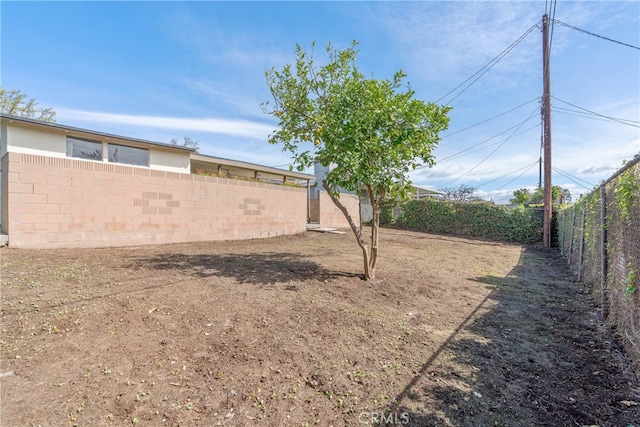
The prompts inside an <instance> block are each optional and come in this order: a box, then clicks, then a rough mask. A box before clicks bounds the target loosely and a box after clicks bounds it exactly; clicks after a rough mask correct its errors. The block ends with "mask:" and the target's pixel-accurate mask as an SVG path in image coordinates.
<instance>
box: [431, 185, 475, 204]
mask: <svg viewBox="0 0 640 427" xmlns="http://www.w3.org/2000/svg"><path fill="white" fill-rule="evenodd" d="M438 191H440V192H441V193H442V194H443V195H444V199H445V200H451V201H452V202H470V201H472V200H473V193H474V192H475V191H476V188H475V187H471V186H469V185H465V184H462V185H460V187H458V188H453V187H444V188H439V189H438Z"/></svg>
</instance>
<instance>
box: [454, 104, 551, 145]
mask: <svg viewBox="0 0 640 427" xmlns="http://www.w3.org/2000/svg"><path fill="white" fill-rule="evenodd" d="M539 100H540V97H537V98H533V99H532V100H530V101H527V102H525V103H524V104H520V105H518V106H517V107H513V108H512V109H510V110H507V111H505V112H502V113H500V114H498V115H495V116H493V117H491V118H488V119H486V120H483V121H481V122H479V123H476V124H475V125H471V126H468V127H466V128H464V129H460V130H457V131H455V132H453V133H449V134H447V135H445V136H443V137H442V139H445V138H449V137H450V136H453V135H457V134H459V133H462V132H464V131H465V130H469V129H471V128H474V127H476V126H480V125H482V124H485V123H487V122H489V121H491V120H493V119H497V118H498V117H500V116H504V115H505V114H508V113H510V112H512V111H515V110H517V109H518V108H521V107H524V106H525V105H527V104H530V103H532V102H533V101H539Z"/></svg>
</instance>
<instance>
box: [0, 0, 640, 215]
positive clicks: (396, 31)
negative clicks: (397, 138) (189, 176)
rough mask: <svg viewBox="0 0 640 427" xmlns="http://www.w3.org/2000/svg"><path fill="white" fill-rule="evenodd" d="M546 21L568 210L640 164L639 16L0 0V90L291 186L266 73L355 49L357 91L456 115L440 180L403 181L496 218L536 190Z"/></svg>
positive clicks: (600, 10)
mask: <svg viewBox="0 0 640 427" xmlns="http://www.w3.org/2000/svg"><path fill="white" fill-rule="evenodd" d="M545 12H548V13H549V15H550V16H551V18H555V19H554V21H553V22H554V24H553V25H552V27H551V34H552V41H551V60H550V64H551V69H550V73H551V94H552V101H551V102H552V115H551V121H552V162H551V164H552V168H553V175H552V182H553V184H554V185H560V186H561V187H564V188H567V189H568V190H569V191H570V192H571V193H572V196H573V198H574V200H575V199H577V198H578V197H579V195H580V194H583V193H586V192H589V191H591V190H592V189H593V188H594V186H597V185H599V184H600V183H601V182H602V181H603V180H606V179H607V178H608V177H609V176H611V175H612V174H613V173H614V172H615V171H616V170H617V169H619V168H620V167H621V166H622V165H623V162H624V161H625V160H631V159H632V158H633V157H634V156H635V155H636V154H638V153H640V129H639V127H638V126H639V125H640V77H639V76H640V50H639V49H638V47H639V46H640V22H639V21H640V1H637V0H631V1H586V2H576V1H564V0H559V1H558V2H557V3H555V7H552V5H551V4H550V3H548V2H546V1H535V2H524V1H477V2H463V1H420V2H404V1H395V2H378V1H375V2H373V1H372V2H370V1H354V2H339V1H332V2H322V1H318V2H302V1H301V2H270V1H261V2H248V1H246V2H245V1H238V2H223V1H192V2H173V1H165V2H153V1H133V2H120V1H110V2H93V1H86V2H81V1H67V2H56V1H47V2H31V1H17V2H14V1H7V0H3V1H2V2H0V19H1V24H2V25H1V30H0V37H1V41H0V47H1V52H0V67H1V68H0V85H1V86H2V88H3V89H5V90H7V89H19V90H21V91H23V92H25V93H27V94H28V95H29V96H30V97H32V98H35V99H36V100H37V101H38V102H39V104H40V106H42V107H52V108H53V109H54V110H55V111H56V113H57V115H56V121H57V123H59V124H62V125H68V126H74V127H80V128H85V129H90V130H95V131H100V132H107V133H113V134H117V135H122V136H127V137H132V138H141V139H146V140H151V141H155V142H165V143H166V142H169V141H170V140H171V139H173V138H178V139H182V138H183V137H185V136H186V137H189V138H191V139H193V140H195V141H198V143H199V147H200V148H199V151H200V153H202V154H207V155H212V156H217V157H224V158H229V159H234V160H242V161H247V162H252V163H258V164H261V165H266V166H275V167H280V168H283V169H287V168H288V166H289V163H290V162H291V155H290V154H289V153H285V152H283V151H282V147H281V146H277V145H271V144H269V143H268V142H267V139H268V137H269V135H270V134H271V133H272V132H273V131H274V130H275V129H277V125H278V122H277V120H276V119H275V118H274V117H272V116H270V115H268V114H265V113H264V112H263V110H262V108H261V106H260V104H261V103H263V102H265V101H270V100H271V99H272V98H271V94H270V92H269V89H268V87H267V85H266V83H265V71H267V70H269V69H271V68H272V67H275V68H276V69H281V68H282V67H283V66H284V65H286V64H292V63H294V61H295V55H294V51H295V46H296V44H299V45H300V46H302V47H303V48H306V49H310V48H311V45H312V43H313V42H314V41H315V42H316V49H315V57H316V58H317V60H318V62H322V61H323V60H324V59H325V58H324V57H323V54H324V49H323V48H324V46H326V45H327V43H329V42H330V43H331V44H332V45H333V46H334V47H336V48H338V49H344V48H347V47H349V46H350V45H351V42H352V41H353V40H357V41H358V43H359V45H358V49H359V54H358V59H357V66H358V68H359V70H360V71H361V72H363V73H364V74H365V75H367V76H371V77H373V78H376V79H391V78H392V77H393V75H394V73H395V72H396V71H398V70H400V69H402V70H403V71H404V72H405V73H406V74H407V79H406V80H407V81H408V82H410V84H411V87H412V89H413V90H414V91H415V97H416V98H418V99H422V100H425V101H427V102H436V103H438V104H442V105H449V106H451V107H452V108H453V109H452V110H451V112H450V114H449V117H450V123H449V129H448V130H447V131H446V132H444V133H442V134H441V136H442V139H441V141H440V142H439V144H438V146H437V148H436V149H435V151H434V155H435V158H436V165H435V166H434V167H431V168H429V167H425V168H421V169H418V170H415V171H413V172H412V173H411V175H410V178H411V180H412V182H413V183H414V184H415V185H419V186H421V187H425V188H430V189H442V188H458V187H460V186H461V185H466V186H471V187H474V188H476V192H475V195H476V196H478V197H481V198H484V199H486V200H492V201H494V202H496V203H508V201H509V198H510V197H511V196H512V195H513V191H514V190H516V189H519V188H525V187H526V188H530V189H535V188H536V186H537V185H538V182H539V163H538V161H539V158H540V155H541V149H540V148H541V116H540V106H541V104H540V98H541V96H542V89H543V86H542V85H543V82H542V33H541V20H542V16H543V15H544V14H545ZM571 27H575V28H571ZM576 28H577V29H576ZM585 31H586V32H585ZM587 32H588V33H591V34H588V33H587ZM592 34H595V35H592ZM607 39H611V40H613V41H611V40H607ZM621 43H624V44H627V45H631V47H630V46H626V45H624V44H621ZM479 72H480V73H479ZM469 78H471V80H468V79H469ZM476 78H477V79H476ZM465 82H466V83H465ZM469 83H473V84H471V85H469ZM461 84H462V86H460V85H461ZM307 172H309V173H312V170H308V171H307Z"/></svg>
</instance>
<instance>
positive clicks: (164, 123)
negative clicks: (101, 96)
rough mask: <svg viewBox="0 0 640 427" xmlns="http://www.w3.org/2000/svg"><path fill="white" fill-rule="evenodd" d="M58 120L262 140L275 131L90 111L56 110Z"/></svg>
mask: <svg viewBox="0 0 640 427" xmlns="http://www.w3.org/2000/svg"><path fill="white" fill-rule="evenodd" d="M57 116H58V118H60V119H63V120H66V121H71V120H73V121H83V122H92V123H115V124H120V125H128V126H138V127H140V126H141V127H149V128H156V129H174V130H187V131H195V132H204V133H212V134H222V135H230V136H238V137H248V138H256V139H262V140H265V141H266V139H267V137H268V136H269V134H270V133H271V132H273V131H274V130H275V129H274V127H273V126H272V125H268V124H265V123H260V122H254V121H248V120H234V119H224V118H215V117H212V118H195V119H191V118H183V117H159V116H137V115H127V114H111V113H100V112H92V111H78V110H67V109H59V110H58V111H57Z"/></svg>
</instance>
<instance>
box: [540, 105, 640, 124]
mask: <svg viewBox="0 0 640 427" xmlns="http://www.w3.org/2000/svg"><path fill="white" fill-rule="evenodd" d="M552 110H553V111H555V112H556V113H561V114H567V115H571V116H577V117H582V118H585V119H591V120H598V121H602V122H610V121H615V122H618V123H621V124H625V125H628V126H632V127H635V128H640V122H638V121H636V120H629V119H616V120H611V119H609V118H604V117H600V116H598V115H595V114H591V113H585V112H583V111H579V110H572V109H571V108H562V107H553V109H552ZM634 123H637V124H634Z"/></svg>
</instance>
